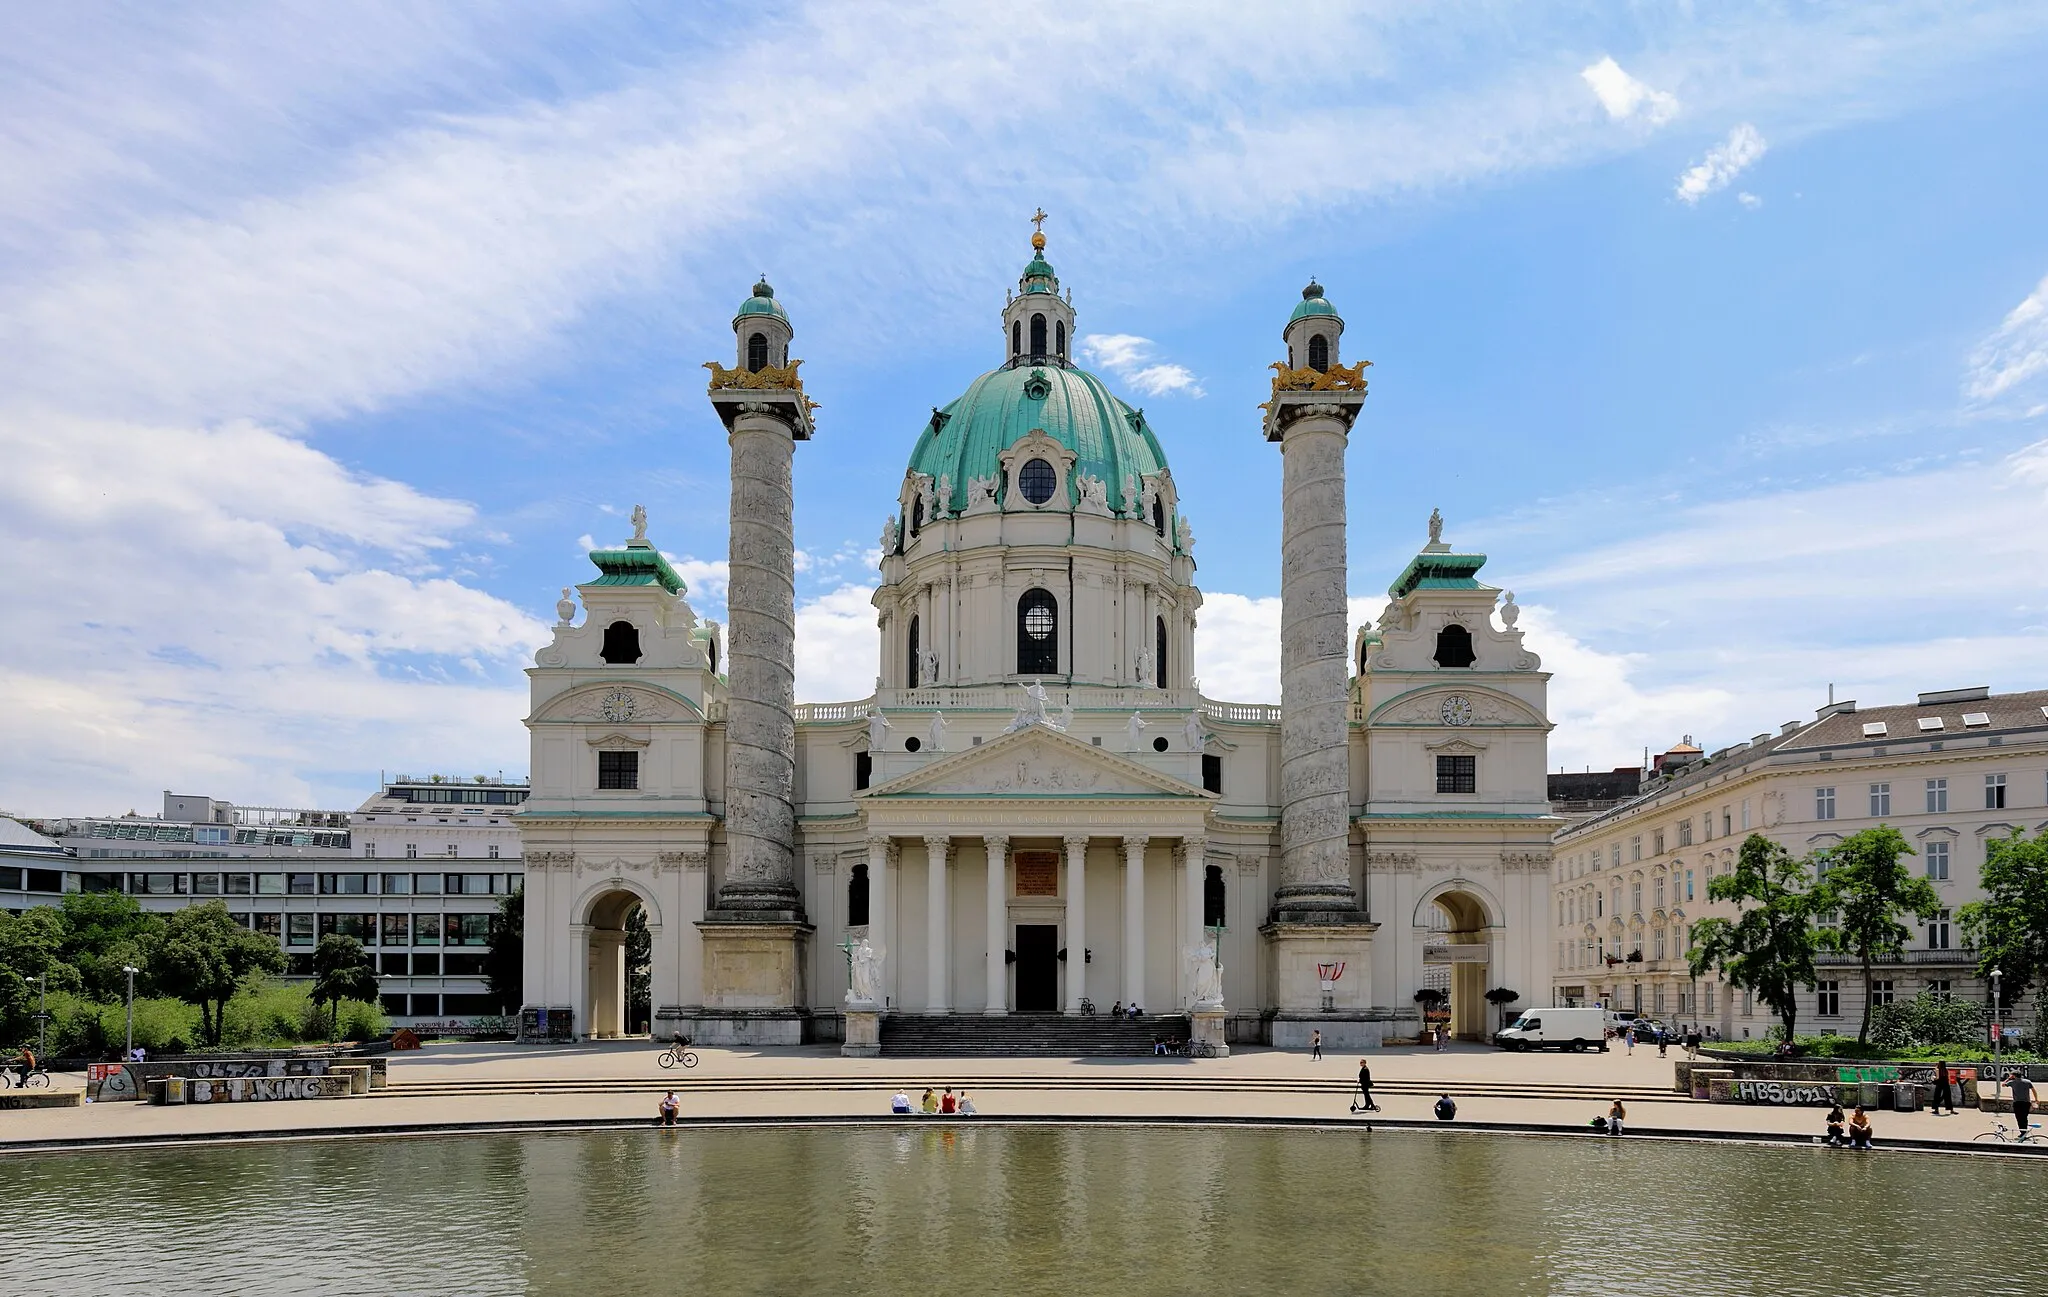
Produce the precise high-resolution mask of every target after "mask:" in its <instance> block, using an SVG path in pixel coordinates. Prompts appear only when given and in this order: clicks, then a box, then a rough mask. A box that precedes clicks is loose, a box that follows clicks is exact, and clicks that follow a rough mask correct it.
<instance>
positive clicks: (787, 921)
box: [519, 235, 1556, 1052]
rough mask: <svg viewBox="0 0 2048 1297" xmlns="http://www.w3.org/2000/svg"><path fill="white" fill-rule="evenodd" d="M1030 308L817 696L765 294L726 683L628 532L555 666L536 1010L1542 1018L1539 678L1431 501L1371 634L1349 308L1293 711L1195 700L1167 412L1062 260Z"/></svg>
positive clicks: (1308, 338) (1329, 407)
mask: <svg viewBox="0 0 2048 1297" xmlns="http://www.w3.org/2000/svg"><path fill="white" fill-rule="evenodd" d="M1006 296H1007V301H1006V303H1005V306H1004V308H1003V313H1002V332H1001V340H1002V353H1001V358H1000V359H1001V363H1000V364H999V365H998V366H997V367H996V368H994V369H992V370H991V371H989V372H988V373H985V374H983V375H981V376H980V377H979V378H976V379H975V380H974V381H973V382H972V383H971V384H970V385H969V386H968V388H967V390H966V392H965V393H964V394H963V395H962V396H960V397H959V398H958V399H956V400H954V401H952V402H950V403H948V404H946V405H944V406H942V407H937V408H935V409H934V410H933V413H932V417H931V419H930V420H929V421H928V422H927V423H926V424H925V426H924V427H922V428H921V429H918V430H917V431H916V434H915V436H914V438H911V439H909V440H910V444H909V445H908V446H907V447H906V449H907V450H908V460H909V463H908V468H907V470H906V472H905V474H904V476H903V479H902V483H901V487H900V490H899V493H898V496H897V498H896V500H895V501H894V505H893V508H892V509H891V510H890V514H889V518H888V520H887V522H886V524H885V526H884V530H883V534H882V550H883V557H882V560H881V570H880V573H879V578H880V579H879V584H878V586H877V588H876V590H875V594H874V603H875V609H876V627H877V634H878V636H879V640H880V669H881V674H880V676H879V677H878V678H877V680H876V684H875V690H874V692H873V694H872V696H870V697H869V698H866V699H861V700H857V701H851V702H841V703H807V704H797V703H796V702H795V701H794V697H793V690H792V681H793V668H794V634H795V622H794V584H793V582H794V543H793V534H792V521H791V520H792V517H793V511H794V508H795V502H794V501H793V500H792V497H791V473H790V470H791V463H792V458H793V456H794V454H795V453H797V451H798V449H799V448H800V446H801V443H802V442H804V441H806V440H808V439H809V438H810V436H811V433H812V422H811V409H812V406H811V403H810V401H809V400H808V398H807V397H806V396H805V394H804V391H803V387H802V382H801V379H800V378H799V376H798V366H799V364H800V363H801V362H798V361H793V360H791V359H790V357H789V344H790V341H791V337H792V330H791V327H790V323H789V320H788V318H787V316H786V314H785V313H784V311H783V308H782V307H781V305H780V304H779V303H778V302H777V301H776V300H775V298H774V294H773V291H772V290H771V289H770V288H769V287H768V285H767V284H766V283H762V284H757V285H756V286H755V289H754V293H753V295H752V296H750V297H749V298H748V299H747V300H746V301H745V302H744V303H743V304H742V305H741V307H740V310H739V313H738V314H737V315H736V316H735V319H734V331H735V336H736V343H737V346H736V354H735V364H734V365H733V366H731V367H727V366H724V365H721V364H712V365H710V366H708V368H709V369H710V370H711V375H712V377H711V385H710V396H711V400H712V403H713V405H714V407H715V408H716V409H717V411H718V412H719V414H720V416H721V418H722V420H723V421H724V423H725V425H726V427H727V429H728V432H729V439H730V444H731V449H732V462H733V482H732V553H731V582H730V586H729V590H728V616H729V618H730V625H729V627H727V628H725V629H726V631H727V635H726V640H727V645H728V649H727V651H728V657H729V660H727V661H721V660H720V657H719V653H720V638H721V637H720V633H719V632H720V628H719V627H718V626H716V625H712V624H709V623H705V622H702V621H700V620H699V619H698V618H697V616H696V614H695V613H694V612H693V611H692V609H691V608H690V605H689V603H688V600H687V597H686V595H687V592H686V590H685V589H684V587H683V583H682V582H681V580H680V579H678V577H677V575H676V573H675V572H674V571H673V570H672V569H671V568H670V567H669V565H668V563H667V562H666V561H665V560H664V559H663V558H662V557H661V555H660V553H659V551H658V550H657V549H656V548H655V547H654V544H653V542H651V541H649V540H648V539H647V537H646V534H645V518H644V514H642V513H641V512H640V511H638V510H636V511H635V531H634V536H633V538H632V539H631V540H629V541H626V542H625V543H623V544H620V545H618V546H615V547H611V548H604V549H599V550H596V551H594V552H593V553H592V554H591V556H590V557H591V561H592V562H593V564H594V565H595V567H596V569H597V574H596V575H595V577H593V578H592V579H590V580H588V581H586V582H585V583H584V584H583V585H581V586H580V587H578V589H577V591H576V593H575V594H574V595H573V596H572V594H571V592H570V591H568V590H564V592H563V600H562V602H561V604H560V606H559V609H558V611H559V613H560V620H559V623H558V624H557V626H556V627H555V632H554V638H553V641H552V642H551V643H550V644H549V645H547V646H546V647H544V648H543V649H541V650H540V652H539V654H538V655H537V658H536V664H535V666H534V667H533V668H532V669H531V670H530V671H529V673H528V674H529V676H530V678H531V682H532V689H531V694H532V703H531V710H530V713H529V715H528V717H527V724H528V727H529V730H530V732H531V734H532V762H533V764H532V770H533V775H532V792H531V795H530V797H529V799H528V801H527V803H526V805H525V808H524V809H523V810H522V812H521V814H520V816H519V823H520V832H521V836H522V841H523V851H524V856H525V863H526V869H527V874H526V879H527V881H526V905H527V909H526V938H525V941H526V945H525V949H526V979H525V985H526V998H527V1000H528V1001H529V1003H528V1006H527V1010H526V1014H525V1016H526V1018H527V1021H528V1023H529V1026H531V1025H532V1024H533V1023H534V1022H535V1021H536V1020H537V1019H539V1018H540V1017H541V1015H542V1014H543V1012H544V1014H545V1018H546V1021H548V1022H549V1023H550V1024H551V1026H552V1030H553V1032H554V1033H555V1034H561V1033H563V1032H564V1031H565V1030H566V1031H567V1032H568V1033H570V1034H574V1035H577V1036H584V1035H595V1036H607V1035H619V1034H624V1033H627V1032H637V1031H641V1030H648V1029H652V1030H653V1031H654V1032H656V1033H657V1034H661V1035H667V1034H668V1033H669V1032H671V1031H682V1032H684V1033H686V1034H690V1035H693V1036H695V1037H697V1038H699V1039H703V1040H707V1041H723V1042H748V1043H756V1044H794V1043H799V1042H802V1041H809V1040H832V1039H844V1040H846V1041H847V1049H848V1050H849V1052H867V1051H870V1050H872V1049H873V1048H874V1045H875V1038H874V1035H873V1032H874V1026H875V1022H876V1020H877V1019H879V1018H884V1017H887V1016H889V1015H955V1016H962V1015H965V1016H988V1015H1009V1014H1022V1013H1039V1014H1083V1013H1087V1012H1090V1011H1097V1012H1101V1011H1107V1009H1108V1007H1109V1006H1110V1005H1112V1004H1123V1005H1133V1004H1135V1005H1138V1006H1141V1007H1142V1008H1143V1009H1144V1010H1145V1011H1146V1012H1148V1013H1169V1014H1178V1013H1187V1014H1188V1015H1189V1017H1190V1022H1191V1023H1192V1024H1193V1025H1194V1028H1195V1038H1196V1044H1197V1047H1198V1049H1202V1050H1205V1051H1207V1052H1221V1051H1222V1050H1223V1049H1224V1048H1226V1047H1227V1042H1228V1041H1239V1042H1260V1043H1273V1044H1280V1045H1286V1044H1294V1043H1301V1042H1305V1041H1306V1039H1307V1037H1308V1035H1309V1033H1310V1032H1311V1031H1314V1030H1321V1031H1322V1033H1323V1038H1324V1040H1325V1041H1326V1042H1328V1043H1330V1044H1331V1045H1333V1046H1336V1045H1340V1044H1368V1043H1374V1042H1377V1041H1380V1040H1382V1039H1385V1038H1389V1037H1396V1036H1413V1035H1415V1034H1416V1032H1417V1030H1418V1027H1419V1025H1420V1021H1421V1019H1422V1018H1423V1017H1424V1015H1425V1014H1426V1013H1428V1014H1431V1015H1433V1016H1439V1017H1447V1018H1448V1021H1449V1025H1450V1027H1451V1028H1452V1029H1453V1030H1454V1031H1455V1032H1457V1033H1458V1034H1460V1035H1463V1036H1467V1037H1477V1036H1480V1035H1483V1034H1485V1033H1487V1032H1488V1031H1489V1030H1490V1029H1491V1026H1492V1025H1493V1024H1492V1019H1491V1015H1492V1013H1493V1009H1492V1007H1491V1006H1490V1005H1489V1003H1488V1001H1487V995H1488V993H1489V992H1493V991H1499V990H1501V989H1502V988H1505V990H1512V991H1516V992H1518V993H1519V995H1520V1003H1522V1004H1525V1005H1528V1004H1535V1003H1538V1002H1539V1000H1538V997H1539V996H1541V995H1543V994H1544V992H1545V988H1546V987H1547V986H1548V984H1549V980H1550V971H1551V970H1550V968H1549V964H1548V961H1547V959H1546V958H1545V952H1546V950H1547V949H1548V944H1549V943H1548V942H1547V941H1546V940H1544V936H1545V933H1544V916H1545V915H1546V914H1547V913H1548V911H1549V908H1550V898H1549V859H1550V847H1549V843H1550V836H1551V833H1552V831H1553V830H1554V829H1555V827H1556V822H1555V820H1554V819H1552V818H1551V816H1550V813H1549V803H1548V799H1547V795H1546V788H1545V768H1546V761H1547V759H1546V742H1547V734H1548V731H1549V728H1550V727H1549V722H1548V720H1547V718H1546V715H1545V689H1546V682H1547V680H1548V676H1547V675H1546V674H1545V673H1544V672H1543V671H1542V670H1541V669H1540V666H1541V664H1540V662H1539V661H1538V659H1537V658H1536V656H1535V655H1534V654H1533V653H1531V652H1530V651H1528V649H1526V648H1525V647H1524V645H1523V643H1522V633H1521V632H1520V631H1519V630H1517V629H1516V625H1515V623H1516V620H1517V615H1518V612H1517V609H1516V608H1515V605H1514V603H1513V597H1512V595H1509V596H1508V598H1507V600H1506V601H1505V602H1502V601H1501V599H1500V592H1499V591H1498V590H1496V589H1494V588H1493V587H1490V586H1487V585H1484V584H1482V583H1481V582H1480V580H1479V572H1480V569H1481V567H1482V566H1483V564H1484V563H1485V559H1484V557H1483V556H1481V555H1478V554H1465V553H1459V552H1456V551H1454V550H1453V549H1452V547H1451V546H1450V545H1448V544H1446V543H1445V542H1443V540H1442V539H1441V534H1440V532H1441V523H1440V522H1439V521H1438V520H1437V519H1436V518H1435V517H1432V519H1431V525H1430V532H1429V542H1428V543H1427V544H1426V545H1425V546H1423V547H1422V549H1421V551H1420V552H1419V553H1418V554H1417V555H1416V557H1415V559H1414V560H1413V561H1412V562H1411V563H1410V564H1408V566H1407V568H1406V569H1405V570H1404V571H1403V572H1401V573H1400V574H1399V575H1398V577H1397V578H1396V579H1395V581H1394V582H1393V584H1392V586H1391V587H1390V589H1389V596H1388V602H1387V604H1386V607H1385V610H1384V611H1383V612H1382V613H1381V614H1380V616H1379V617H1378V619H1377V621H1376V623H1375V624H1373V625H1371V626H1369V627H1366V628H1364V629H1362V630H1361V631H1359V633H1358V634H1357V635H1356V636H1355V638H1347V636H1348V634H1349V632H1348V628H1347V617H1346V598H1345V596H1346V592H1347V573H1346V568H1345V521H1346V520H1345V494H1344V487H1345V470H1346V458H1347V454H1348V447H1349V442H1350V438H1351V435H1352V432H1353V430H1354V424H1355V423H1356V421H1357V419H1358V417H1359V414H1360V412H1361V410H1362V408H1363V403H1364V399H1365V395H1366V381H1365V376H1364V370H1365V368H1366V366H1365V364H1364V363H1362V362H1361V363H1356V364H1352V365H1349V366H1347V365H1345V364H1343V363H1342V360H1341V356H1340V341H1341V337H1342V333H1343V321H1342V319H1341V318H1340V317H1339V316H1338V315H1337V312H1336V310H1335V308H1334V307H1332V306H1331V304H1330V303H1329V302H1328V300H1327V299H1326V298H1325V297H1324V296H1323V293H1322V290H1321V288H1320V287H1318V286H1316V285H1313V284H1311V285H1310V286H1309V288H1308V289H1307V290H1305V291H1304V293H1303V296H1302V300H1301V302H1300V303H1299V304H1298V305H1297V306H1296V307H1295V308H1294V311H1293V314H1292V316H1291V318H1290V319H1289V320H1288V321H1287V323H1286V326H1285V328H1284V330H1283V333H1282V338H1283V341H1284V343H1285V347H1286V355H1285V358H1284V359H1283V360H1281V361H1280V362H1278V363H1276V364H1275V365H1274V366H1273V369H1274V370H1275V378H1274V383H1273V398H1272V400H1271V401H1270V402H1269V403H1268V404H1267V406H1266V407H1265V411H1264V421H1263V431H1264V435H1265V439H1266V440H1267V441H1269V442H1271V443H1272V444H1273V445H1274V446H1275V447H1276V448H1277V449H1278V450H1279V452H1280V453H1281V454H1282V456H1283V466H1284V488H1283V498H1282V499H1281V500H1280V501H1279V502H1278V504H1279V506H1280V508H1281V509H1282V519H1283V541H1282V548H1283V553H1282V555H1281V556H1280V557H1281V562H1282V609H1283V613H1282V620H1283V626H1282V643H1281V646H1280V647H1281V657H1282V680H1283V696H1282V702H1281V703H1280V704H1278V705H1267V704H1245V703H1233V702H1229V701H1223V700H1216V699H1209V698H1205V697H1203V696H1202V695H1201V693H1200V691H1199V689H1198V688H1197V686H1196V681H1195V668H1196V663H1195V661H1194V645H1195V627H1196V624H1197V620H1198V618H1199V615H1200V610H1201V606H1202V596H1201V592H1200V590H1199V588H1198V587H1197V585H1196V583H1195V572H1196V567H1195V537H1194V533H1193V526H1192V523H1191V522H1190V519H1189V515H1188V513H1187V511H1186V507H1185V502H1183V501H1182V499H1181V498H1180V495H1179V491H1178V489H1177V487H1176V485H1175V482H1174V479H1173V474H1172V471H1171V469H1170V467H1169V465H1168V462H1167V457H1166V453H1165V449H1164V447H1163V444H1162V442H1161V440H1160V437H1159V435H1158V434H1157V433H1156V432H1155V430H1154V428H1153V427H1152V425H1151V423H1150V422H1149V420H1148V419H1147V417H1146V415H1145V414H1144V412H1143V411H1142V410H1140V409H1138V408H1136V407H1134V406H1131V405H1130V404H1128V403H1126V402H1124V401H1123V400H1121V399H1120V398H1118V397H1117V396H1116V395H1115V394H1114V393H1113V392H1112V391H1111V390H1110V389H1109V387H1108V386H1107V385H1106V384H1105V383H1104V382H1103V381H1102V379H1101V378H1099V377H1097V376H1096V375H1094V374H1092V373H1089V372H1087V371H1086V370H1084V369H1081V368H1080V367H1078V366H1077V365H1076V364H1075V363H1074V361H1073V359H1072V357H1071V346H1072V344H1073V342H1074V338H1075V331H1074V319H1075V312H1074V308H1073V305H1072V302H1071V296H1070V295H1069V294H1065V293H1062V292H1061V290H1060V285H1059V281H1058V278H1057V277H1056V275H1055V274H1054V272H1053V268H1052V266H1051V265H1050V264H1048V263H1047V261H1046V260H1045V256H1044V239H1043V236H1042V235H1034V236H1033V255H1032V258H1031V261H1030V263H1029V264H1028V265H1027V266H1026V267H1025V269H1024V273H1023V274H1022V276H1021V277H1020V278H1019V281H1018V285H1017V289H1016V291H1015V292H1013V293H1010V294H1007V295H1006ZM1247 440H1248V442H1249V441H1250V438H1247ZM1247 453H1256V451H1255V450H1254V448H1253V447H1252V446H1250V445H1248V446H1247ZM579 601H580V604H581V608H580V612H581V618H580V620H579V618H578V612H579V609H578V606H577V605H578V602H579ZM642 923H644V925H645V929H646V931H647V934H648V938H647V939H648V942H649V944H650V955H649V963H648V970H647V977H648V980H649V989H648V991H647V993H646V1010H645V1012H644V1013H643V1014H638V1015H636V1014H635V1013H633V1012H631V1011H630V1010H629V995H628V985H627V959H626V950H627V945H628V941H629V932H628V929H629V927H633V928H637V927H638V926H639V925H640V924H642ZM1418 992H1421V993H1422V994H1421V996H1420V997H1418ZM1431 992H1435V993H1436V996H1432V995H1431V994H1430V993H1431ZM1438 997H1441V998H1440V999H1439V998H1438ZM1502 998H1504V997H1503V996H1502V995H1496V996H1495V1000H1496V1001H1499V1000H1501V999H1502ZM565 1022H566V1023H567V1024H568V1025H567V1026H566V1027H565V1026H564V1024H565Z"/></svg>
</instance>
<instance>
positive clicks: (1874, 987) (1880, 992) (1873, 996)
mask: <svg viewBox="0 0 2048 1297" xmlns="http://www.w3.org/2000/svg"><path fill="white" fill-rule="evenodd" d="M1897 985H1898V984H1897V983H1896V982H1891V981H1887V980H1885V979H1883V978H1872V979H1871V981H1870V1004H1871V1007H1872V1008H1883V1007H1884V1006H1885V1005H1887V1004H1890V1003H1892V1002H1893V1000H1894V999H1896V998H1897V992H1896V990H1895V989H1894V988H1896V986H1897Z"/></svg>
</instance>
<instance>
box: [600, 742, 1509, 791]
mask: <svg viewBox="0 0 2048 1297" xmlns="http://www.w3.org/2000/svg"><path fill="white" fill-rule="evenodd" d="M1471 759H1472V758H1470V757H1467V758H1466V760H1468V761H1469V760H1471ZM1444 760H1445V758H1443V757H1438V758H1437V759H1436V764H1437V769H1438V771H1439V772H1441V771H1442V769H1443V764H1444ZM1437 783H1438V784H1439V785H1441V784H1442V783H1443V776H1442V774H1441V773H1439V774H1438V776H1437ZM597 786H598V787H599V788H638V787H639V786H640V754H639V753H638V752H600V753H598V754H597ZM1437 791H1438V792H1442V791H1443V789H1442V788H1441V787H1439V788H1438V789H1437Z"/></svg>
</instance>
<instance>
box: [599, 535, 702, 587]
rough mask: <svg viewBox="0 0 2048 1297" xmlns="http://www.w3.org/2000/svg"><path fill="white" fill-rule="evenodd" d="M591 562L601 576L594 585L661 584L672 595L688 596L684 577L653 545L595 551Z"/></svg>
mask: <svg viewBox="0 0 2048 1297" xmlns="http://www.w3.org/2000/svg"><path fill="white" fill-rule="evenodd" d="M590 561H591V562H593V563H595V564H597V570H598V571H599V572H600V573H601V574H602V575H600V576H599V577H598V578H597V580H595V581H592V582H590V584H591V585H658V586H660V587H661V588H662V589H664V590H666V591H668V592H669V593H670V594H684V593H686V590H685V587H684V585H683V578H681V577H679V576H677V575H676V570H675V569H674V568H672V567H670V566H669V565H668V560H667V559H665V558H663V557H662V556H661V551H660V550H658V549H655V548H654V547H653V546H651V545H645V544H640V545H635V544H632V543H630V542H629V543H628V544H626V545H625V546H624V547H623V548H620V549H594V550H591V551H590Z"/></svg>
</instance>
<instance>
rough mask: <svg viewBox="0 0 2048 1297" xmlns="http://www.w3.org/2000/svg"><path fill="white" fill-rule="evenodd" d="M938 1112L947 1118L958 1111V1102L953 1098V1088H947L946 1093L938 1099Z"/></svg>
mask: <svg viewBox="0 0 2048 1297" xmlns="http://www.w3.org/2000/svg"><path fill="white" fill-rule="evenodd" d="M939 1111H940V1112H941V1113H943V1114H945V1115H947V1116H951V1115H952V1114H954V1113H956V1112H958V1111H960V1101H959V1100H958V1099H955V1098H954V1097H953V1087H952V1086H950V1085H949V1086H947V1087H946V1093H945V1094H944V1095H942V1096H940V1098H939Z"/></svg>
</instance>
